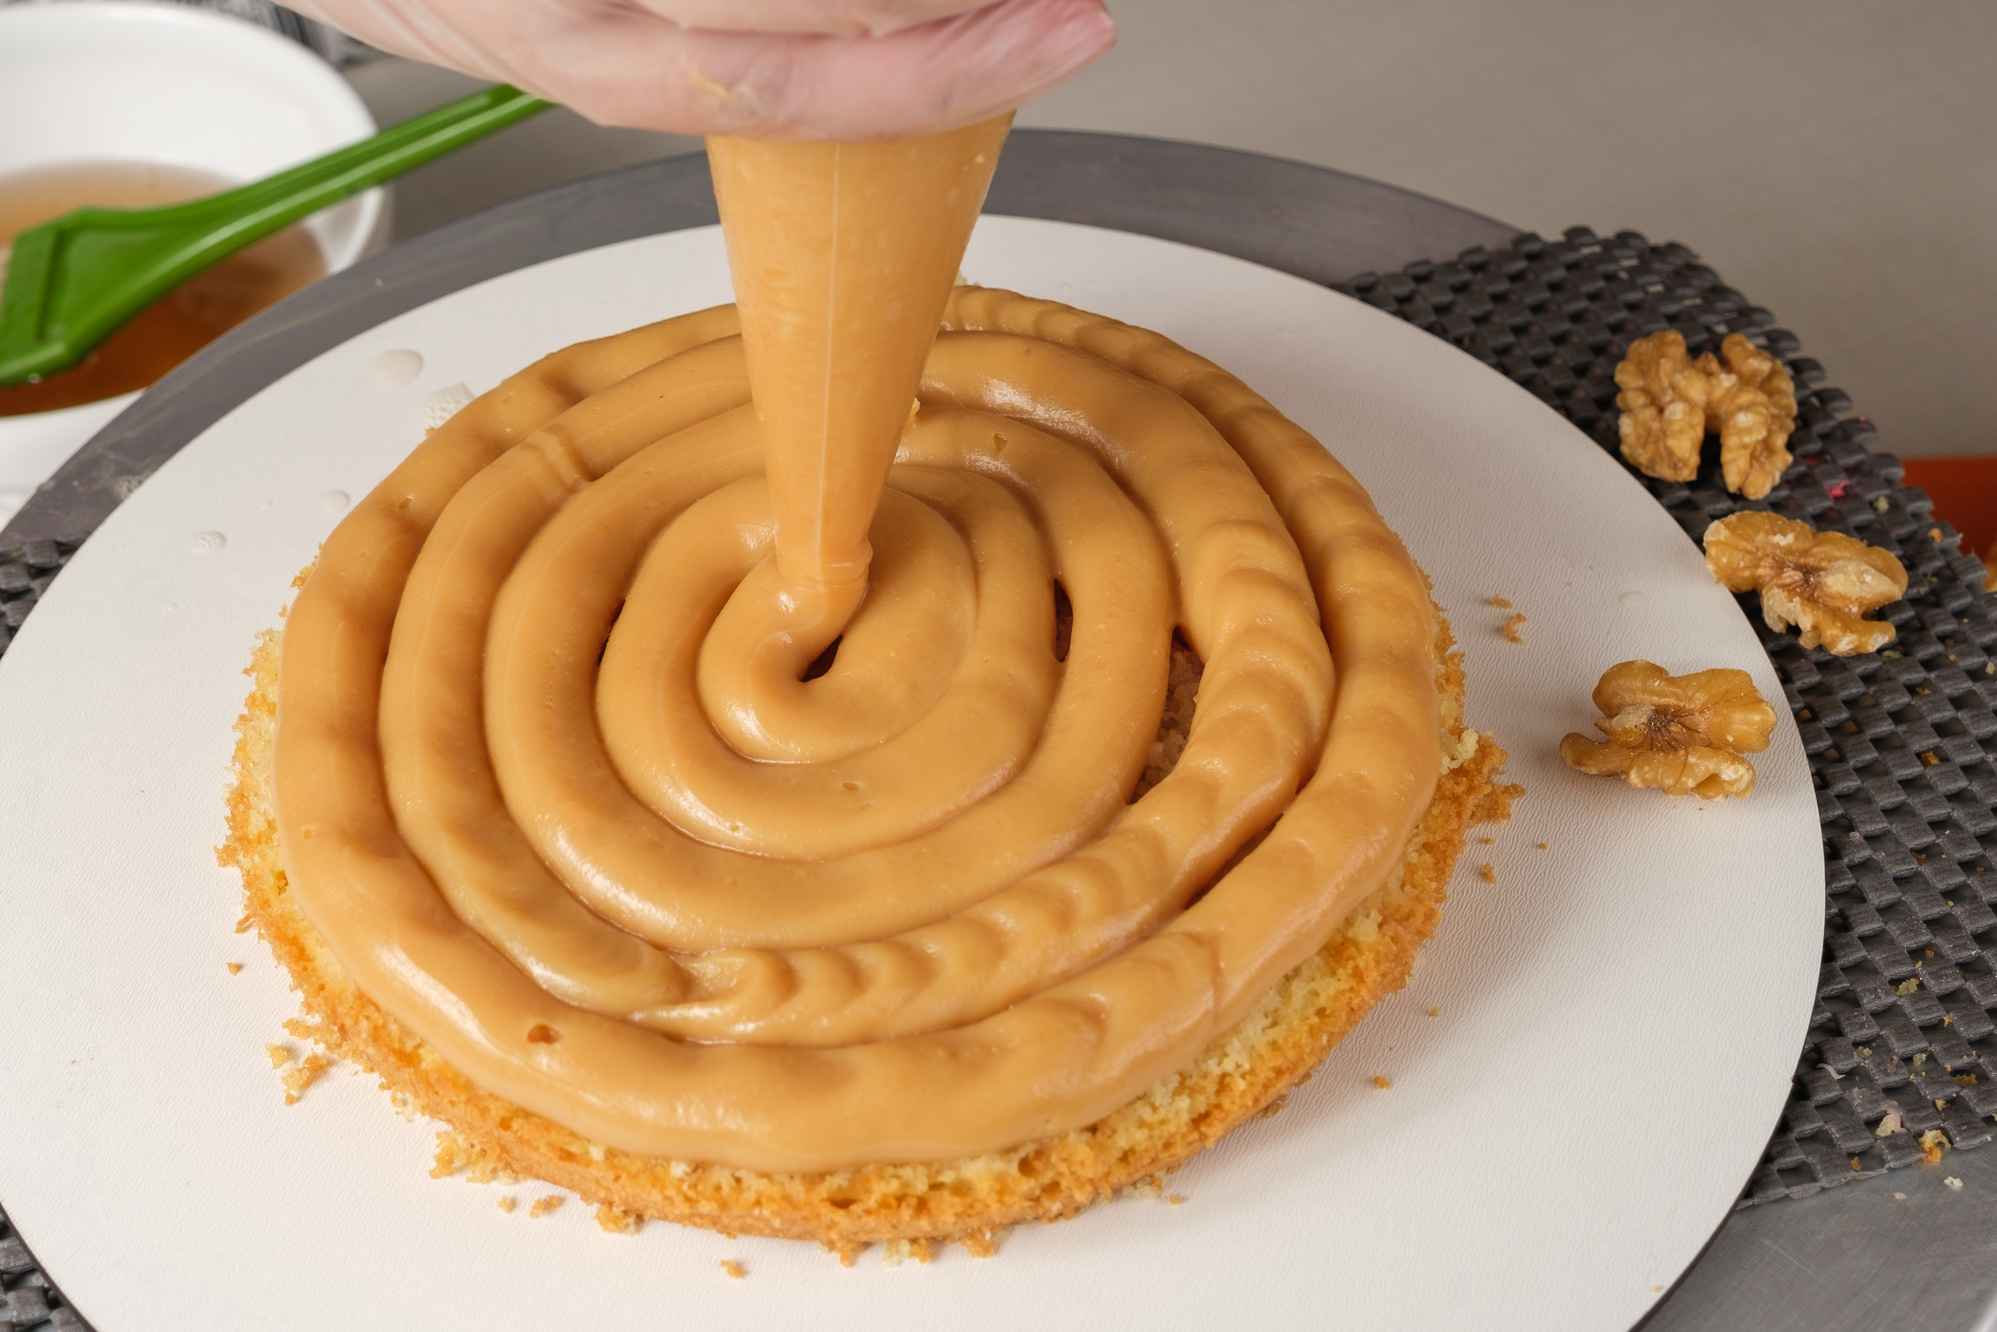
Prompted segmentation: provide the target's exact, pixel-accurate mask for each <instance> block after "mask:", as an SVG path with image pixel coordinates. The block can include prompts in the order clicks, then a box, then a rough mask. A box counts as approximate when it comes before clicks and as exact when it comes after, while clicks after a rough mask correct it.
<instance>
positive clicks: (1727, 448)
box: [1616, 329, 1796, 499]
mask: <svg viewBox="0 0 1997 1332" xmlns="http://www.w3.org/2000/svg"><path fill="white" fill-rule="evenodd" d="M1720 355H1721V356H1724V357H1725V358H1726V364H1725V366H1724V367H1722V366H1721V364H1720V361H1719V359H1718V358H1716V357H1715V356H1714V355H1713V354H1712V353H1711V352H1707V353H1706V354H1705V355H1703V356H1701V357H1700V358H1699V359H1698V360H1696V361H1695V360H1693V359H1692V356H1691V353H1690V352H1689V351H1687V350H1686V347H1685V336H1684V334H1682V333H1680V332H1678V331H1677V330H1676V329H1666V330H1664V331H1663V332H1661V333H1652V334H1651V335H1650V336H1649V337H1644V338H1638V339H1637V340H1636V341H1635V342H1633V343H1631V344H1630V348H1629V351H1628V352H1627V353H1625V354H1624V356H1623V360H1622V363H1621V364H1620V365H1618V366H1617V367H1616V387H1617V388H1618V389H1620V390H1621V392H1619V393H1618V394H1617V395H1616V406H1617V407H1619V408H1621V409H1622V419H1621V421H1620V422H1619V424H1618V429H1619V430H1620V432H1621V434H1622V454H1623V457H1624V458H1626V459H1628V460H1629V462H1630V463H1631V465H1632V466H1634V467H1635V468H1636V469H1637V470H1638V471H1640V472H1642V473H1643V474H1644V475H1645V476H1654V477H1656V478H1658V479H1659V480H1660V481H1690V480H1691V479H1692V478H1693V477H1695V476H1697V475H1698V472H1699V448H1700V445H1701V444H1703V443H1704V442H1705V438H1706V432H1707V431H1708V430H1717V431H1718V432H1719V435H1720V475H1721V476H1722V477H1723V478H1724V479H1725V481H1726V484H1727V489H1728V490H1731V491H1734V492H1736V493H1737V494H1741V495H1745V496H1746V497H1747V498H1749V499H1760V498H1761V497H1762V496H1764V495H1766V494H1767V493H1768V492H1769V491H1770V490H1771V489H1773V488H1774V486H1775V483H1776V481H1778V480H1780V479H1781V476H1782V472H1783V469H1784V468H1786V467H1788V466H1789V463H1790V459H1791V456H1792V455H1791V454H1790V452H1789V450H1788V448H1787V447H1786V446H1787V445H1788V443H1789V436H1790V434H1791V433H1792V432H1793V431H1794V430H1795V428H1796V385H1795V381H1794V380H1792V379H1790V378H1789V372H1788V371H1787V370H1785V369H1783V368H1782V363H1781V362H1780V361H1777V360H1776V359H1775V358H1774V357H1773V356H1770V355H1769V354H1768V353H1767V352H1765V351H1763V350H1761V349H1760V348H1759V347H1756V346H1755V345H1754V344H1753V343H1751V342H1749V341H1748V340H1747V338H1746V337H1745V336H1743V335H1741V334H1739V333H1729V334H1727V337H1726V340H1725V341H1724V342H1722V343H1721V344H1720Z"/></svg>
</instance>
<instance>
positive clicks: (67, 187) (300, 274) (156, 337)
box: [0, 162, 326, 416]
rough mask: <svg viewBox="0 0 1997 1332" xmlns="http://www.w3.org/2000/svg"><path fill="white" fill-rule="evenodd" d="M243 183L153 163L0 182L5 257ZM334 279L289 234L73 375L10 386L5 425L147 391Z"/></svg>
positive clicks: (227, 263)
mask: <svg viewBox="0 0 1997 1332" xmlns="http://www.w3.org/2000/svg"><path fill="white" fill-rule="evenodd" d="M233 183H234V182H232V181H229V180H227V179H225V178H223V177H221V176H218V175H215V174H214V173H212V172H208V171H196V170H191V169H189V168H186V167H171V166H161V165H159V164H157V163H152V162H77V163H64V164H62V165H60V166H50V167H37V168H34V169H32V170H28V171H20V172H14V173H11V174H8V175H5V176H0V255H3V254H4V253H5V247H6V246H7V245H9V244H10V243H11V242H12V241H13V239H14V237H15V236H17V235H19V234H20V233H21V232H23V231H26V230H27V229H28V228H30V227H35V226H39V225H41V224H42V223H44V222H47V221H50V220H52V219H54V218H57V217H60V216H62V215H63V214H64V213H67V212H71V211H73V210H75V209H78V208H83V207H86V206H90V205H96V206H98V207H105V208H152V207H156V206H158V205H160V204H170V203H180V202H183V201H185V200H188V199H195V198H199V197H201V196H202V195H205V194H213V193H215V192H216V191H218V190H223V189H227V188H229V186H230V185H231V184H233ZM325 274H326V259H325V256H324V255H323V254H322V253H321V252H320V250H319V244H318V242H317V241H315V240H313V238H312V234H311V233H310V232H309V231H307V230H306V229H305V228H304V227H302V226H297V227H291V228H288V229H287V230H284V231H281V232H279V233H277V234H276V235H275V236H271V237H268V238H267V239H265V240H262V241H259V242H258V243H257V244H255V245H252V246H250V247H249V248H248V249H245V250H239V251H237V252H236V253H235V254H233V255H230V256H229V257H228V258H227V259H224V260H223V261H222V262H220V263H218V264H216V265H214V266H213V267H212V268H209V269H207V270H206V271H204V272H201V273H197V274H195V275H194V276H193V277H191V278H189V279H188V280H187V281H185V282H183V283H181V284H180V285H179V286H178V287H175V288H174V289H173V290H172V291H170V292H168V293H167V294H166V295H164V296H162V297H160V298H159V299H158V300H157V301H154V302H153V303H152V304H151V305H149V306H147V307H146V308H145V309H144V310H141V311H140V312H139V313H138V314H137V315H135V316H133V318H132V319H131V321H130V322H128V323H127V324H126V325H125V326H124V327H123V328H121V329H119V330H118V331H117V332H116V333H114V334H112V335H111V336H110V337H109V338H107V339H105V340H104V342H103V343H101V344H100V345H99V346H98V347H97V348H96V349H95V350H93V351H92V352H91V353H90V354H89V355H88V356H86V357H85V358H84V359H83V360H82V361H80V362H79V363H77V364H76V365H73V366H71V367H70V368H69V369H67V370H63V371H59V372H57V373H56V374H53V375H49V376H46V377H45V378H43V379H41V380H38V381H36V382H35V383H31V384H15V385H9V386H0V416H24V415H26V414H28V413H30V412H49V411H55V410H56V409H58V408H61V407H76V406H80V405H82V404H83V403H86V402H97V401H99V400H101V399H104V398H113V397H116V396H118V395H119V394H121V393H131V392H133V391H135V390H137V389H142V388H145V387H146V386H147V385H149V384H151V383H153V382H154V381H155V380H157V379H159V377H160V376H162V375H164V374H165V373H166V372H167V371H169V370H171V369H173V367H174V366H176V365H179V364H180V363H181V362H182V361H184V360H186V359H187V358H188V357H190V356H192V355H193V354H194V353H195V352H197V351H199V350H201V348H203V347H205V346H207V345H208V344H209V343H210V342H213V341H214V340H215V339H216V338H218V337H220V336H221V335H222V334H224V333H226V332H228V331H229V330H230V329H231V328H234V327H235V326H236V325H237V324H240V323H242V322H243V321H244V320H245V319H248V318H249V317H250V316H251V315H253V314H255V313H256V312H257V311H259V310H261V309H263V308H264V307H266V306H269V305H274V304H276V303H277V302H278V301H281V300H283V299H284V298H285V297H286V296H289V295H291V293H293V292H295V291H297V290H299V289H300V288H301V287H304V286H306V285H307V284H309V283H311V282H313V281H315V280H317V279H318V278H321V277H324V276H325Z"/></svg>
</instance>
